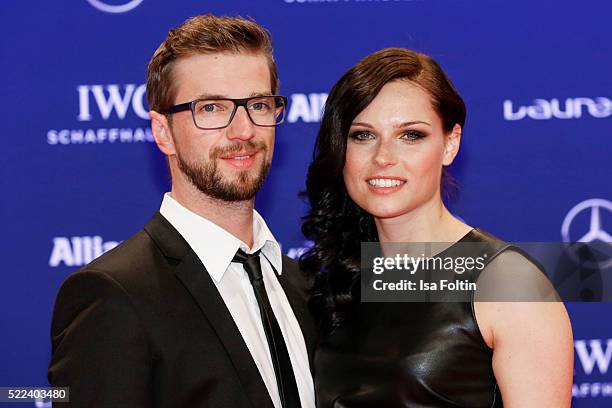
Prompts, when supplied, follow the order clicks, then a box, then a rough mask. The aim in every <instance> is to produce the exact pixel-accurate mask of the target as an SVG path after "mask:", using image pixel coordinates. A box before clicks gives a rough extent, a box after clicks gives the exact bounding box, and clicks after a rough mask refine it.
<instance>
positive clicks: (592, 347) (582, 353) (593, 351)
mask: <svg viewBox="0 0 612 408" xmlns="http://www.w3.org/2000/svg"><path fill="white" fill-rule="evenodd" d="M574 350H575V351H576V356H577V357H578V359H577V360H578V361H579V362H580V365H581V366H582V370H583V372H584V374H586V375H591V374H592V373H593V371H594V369H595V367H597V370H598V371H599V373H601V374H602V375H605V374H607V372H608V369H609V368H610V360H611V359H612V339H607V340H601V339H592V340H575V341H574Z"/></svg>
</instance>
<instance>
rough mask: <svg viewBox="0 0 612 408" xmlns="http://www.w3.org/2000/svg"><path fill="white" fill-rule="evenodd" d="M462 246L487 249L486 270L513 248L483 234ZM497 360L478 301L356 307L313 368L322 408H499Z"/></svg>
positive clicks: (323, 345)
mask: <svg viewBox="0 0 612 408" xmlns="http://www.w3.org/2000/svg"><path fill="white" fill-rule="evenodd" d="M459 242H479V243H483V244H486V245H485V246H486V247H487V248H488V253H489V254H493V255H492V256H490V257H489V260H488V261H487V264H488V263H489V262H490V260H492V259H493V258H494V257H495V256H496V255H497V254H499V253H501V252H502V251H504V250H505V249H508V245H507V244H505V243H504V242H502V241H500V240H498V239H496V238H495V237H493V236H491V235H489V234H487V233H485V232H484V231H482V230H478V229H473V230H471V231H470V232H469V233H468V234H467V235H465V236H464V237H463V238H461V239H460V240H459ZM481 247H482V246H481ZM451 248H452V246H451ZM470 255H472V254H470ZM473 255H474V256H478V254H473ZM486 268H487V265H485V268H484V270H486ZM476 278H477V277H473V279H476ZM492 356H493V350H492V349H490V348H489V347H488V346H487V345H486V343H485V341H484V339H483V337H482V335H481V333H480V330H479V328H478V325H477V323H476V318H475V314H474V307H473V298H472V301H471V302H452V303H449V302H446V303H444V302H435V303H433V302H432V303H362V302H359V301H356V302H354V304H353V306H352V308H351V310H350V312H349V314H348V315H347V316H346V320H345V321H344V323H343V324H342V325H341V326H340V327H337V328H335V329H334V330H333V331H332V332H330V333H326V334H324V335H322V336H321V338H320V340H319V345H318V348H317V351H316V354H315V357H314V363H313V367H314V378H315V388H316V394H317V407H320V408H332V407H333V408H357V407H360V408H366V407H376V408H393V407H410V408H421V407H422V408H425V407H428V408H429V407H432V408H433V407H436V408H441V407H466V408H481V407H482V408H491V407H494V408H497V407H502V406H503V405H502V400H501V395H500V393H499V389H498V386H497V383H496V380H495V376H494V374H493V369H492Z"/></svg>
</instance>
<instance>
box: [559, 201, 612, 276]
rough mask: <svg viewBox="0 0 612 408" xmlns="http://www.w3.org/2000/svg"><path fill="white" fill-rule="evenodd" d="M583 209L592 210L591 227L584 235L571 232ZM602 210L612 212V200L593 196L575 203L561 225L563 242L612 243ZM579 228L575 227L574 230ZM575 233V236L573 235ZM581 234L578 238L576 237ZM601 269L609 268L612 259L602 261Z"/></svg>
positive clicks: (599, 265)
mask: <svg viewBox="0 0 612 408" xmlns="http://www.w3.org/2000/svg"><path fill="white" fill-rule="evenodd" d="M583 211H590V218H589V228H588V230H587V231H586V232H584V229H583V232H584V233H583V234H582V236H579V234H578V235H576V234H571V232H572V231H570V230H571V226H572V223H573V222H574V219H575V218H576V217H577V216H578V215H579V214H580V213H582V212H583ZM602 211H609V212H612V202H611V201H609V200H606V199H603V198H592V199H589V200H585V201H583V202H581V203H578V204H577V205H575V206H574V207H573V208H572V209H571V210H570V211H569V212H568V213H567V215H566V216H565V219H564V220H563V224H562V225H561V237H562V238H563V242H567V243H575V242H584V243H589V242H597V241H599V243H612V236H610V234H609V233H608V232H607V231H606V230H605V229H604V227H603V222H602V217H601V215H602ZM577 229H578V228H574V231H575V230H577ZM572 235H573V236H572ZM577 236H579V237H578V238H577V239H576V237H577ZM597 266H598V267H599V268H600V269H602V270H603V269H607V268H609V267H610V266H612V259H607V260H606V261H604V262H600V263H598V265H597Z"/></svg>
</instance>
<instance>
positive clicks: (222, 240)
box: [159, 193, 282, 282]
mask: <svg viewBox="0 0 612 408" xmlns="http://www.w3.org/2000/svg"><path fill="white" fill-rule="evenodd" d="M159 212H160V213H161V215H163V216H164V218H166V219H167V220H168V221H169V222H170V224H172V226H173V227H174V228H175V229H176V230H177V231H178V232H179V234H181V236H182V237H183V238H184V239H185V241H187V243H188V244H189V246H190V247H191V248H192V249H193V251H194V252H195V253H196V255H197V256H198V258H200V261H202V263H203V264H204V267H205V268H206V270H207V271H208V273H209V274H210V276H211V277H212V278H213V279H214V280H215V281H216V282H220V281H221V279H222V278H223V274H224V273H225V271H226V270H227V269H228V267H229V265H230V263H231V262H232V259H233V258H234V255H235V254H236V252H237V251H238V248H241V249H242V250H243V251H245V252H247V253H252V252H255V251H257V250H259V249H261V253H262V255H263V256H264V257H265V258H266V259H267V260H268V262H270V263H271V265H272V266H273V267H274V269H275V270H276V271H277V273H278V274H279V275H280V274H281V273H282V257H281V250H280V245H279V244H278V242H277V241H276V239H275V238H274V236H273V235H272V232H270V229H269V228H268V226H267V225H266V222H265V221H264V219H263V218H262V217H261V215H259V213H258V212H257V211H255V210H253V248H251V249H250V250H249V248H248V246H247V245H246V244H245V243H244V242H242V241H241V240H240V239H238V238H237V237H235V236H234V235H232V234H230V233H229V232H228V231H226V230H224V229H223V228H221V227H220V226H218V225H217V224H215V223H213V222H212V221H210V220H208V219H206V218H204V217H202V216H200V215H198V214H196V213H194V212H192V211H190V210H188V209H187V208H185V207H183V206H182V205H181V204H180V203H179V202H178V201H176V200H175V199H174V198H172V196H171V195H170V193H166V194H164V199H163V200H162V204H161V207H160V209H159ZM262 262H265V261H264V260H263V259H262Z"/></svg>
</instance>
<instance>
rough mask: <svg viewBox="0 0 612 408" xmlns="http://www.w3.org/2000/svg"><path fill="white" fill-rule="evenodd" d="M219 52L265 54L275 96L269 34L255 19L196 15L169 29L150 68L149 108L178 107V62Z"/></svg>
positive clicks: (274, 78)
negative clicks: (175, 82) (175, 79)
mask: <svg viewBox="0 0 612 408" xmlns="http://www.w3.org/2000/svg"><path fill="white" fill-rule="evenodd" d="M217 52H231V53H249V54H256V53H261V54H263V55H264V56H265V57H266V59H267V60H268V67H269V69H270V79H271V85H272V86H271V89H270V92H271V93H272V94H276V93H277V92H278V88H279V81H278V72H277V69H276V63H275V62H274V56H273V55H272V39H271V37H270V33H269V32H268V31H267V30H266V29H265V28H263V27H262V26H260V25H259V24H257V23H256V22H255V21H254V20H252V19H249V20H247V19H244V18H241V17H217V16H213V15H210V14H206V15H202V16H195V17H192V18H190V19H189V20H187V21H185V22H184V23H183V24H181V25H180V26H179V27H177V28H175V29H173V30H170V32H169V33H168V36H167V37H166V39H165V40H164V42H163V43H161V45H160V46H159V48H157V51H155V54H153V58H151V61H149V65H148V67H147V102H148V103H149V109H151V110H154V111H156V112H160V113H165V112H167V111H168V109H169V108H170V107H172V106H173V105H174V104H175V101H174V99H175V97H176V91H175V89H174V86H173V80H172V70H173V66H174V64H175V62H176V61H177V59H179V58H181V57H188V56H191V55H197V54H212V53H217Z"/></svg>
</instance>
